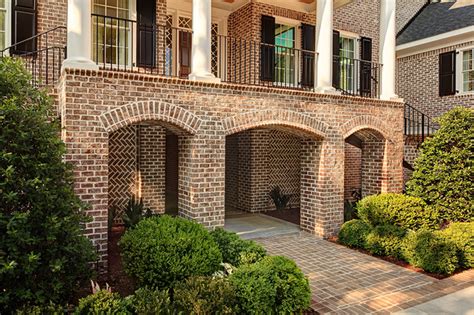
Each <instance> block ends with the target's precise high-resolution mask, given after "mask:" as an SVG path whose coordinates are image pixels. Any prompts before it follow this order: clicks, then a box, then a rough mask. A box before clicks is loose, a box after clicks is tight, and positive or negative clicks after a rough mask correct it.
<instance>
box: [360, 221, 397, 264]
mask: <svg viewBox="0 0 474 315" xmlns="http://www.w3.org/2000/svg"><path fill="white" fill-rule="evenodd" d="M405 234H406V232H405V230H403V229H402V228H400V227H398V226H396V225H389V224H385V225H379V226H376V227H375V228H374V229H373V230H372V231H371V232H370V233H369V234H368V235H367V238H366V241H367V242H366V246H367V247H366V248H367V250H368V251H369V252H370V253H372V254H374V255H379V256H392V257H395V258H398V259H400V258H402V247H401V244H402V241H403V237H404V236H405Z"/></svg>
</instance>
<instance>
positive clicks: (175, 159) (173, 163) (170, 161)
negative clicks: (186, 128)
mask: <svg viewBox="0 0 474 315" xmlns="http://www.w3.org/2000/svg"><path fill="white" fill-rule="evenodd" d="M165 163H166V173H165V194H166V196H165V213H166V214H171V215H177V214H178V178H179V175H178V172H179V166H178V165H179V150H178V136H177V135H175V134H173V133H171V132H169V131H168V132H167V133H166V162H165Z"/></svg>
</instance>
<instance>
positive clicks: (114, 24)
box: [92, 0, 132, 65]
mask: <svg viewBox="0 0 474 315" xmlns="http://www.w3.org/2000/svg"><path fill="white" fill-rule="evenodd" d="M93 13H94V14H97V15H100V16H94V18H93V20H92V32H93V36H92V40H93V45H92V46H93V58H94V60H95V61H97V62H98V63H99V64H101V63H106V64H113V65H128V64H129V63H130V60H129V57H130V52H129V47H130V46H131V43H130V42H129V41H130V30H131V28H132V25H131V24H130V23H131V22H129V21H127V19H128V18H129V15H130V9H129V0H93Z"/></svg>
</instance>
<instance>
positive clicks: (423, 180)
mask: <svg viewBox="0 0 474 315" xmlns="http://www.w3.org/2000/svg"><path fill="white" fill-rule="evenodd" d="M439 124H440V129H439V130H438V131H437V132H436V133H435V134H434V135H433V137H432V138H430V139H428V140H426V141H425V142H424V143H423V145H422V147H421V152H420V156H419V157H418V158H417V159H416V161H415V171H414V172H413V175H412V178H411V180H410V181H409V182H408V184H407V193H408V194H410V195H412V196H416V197H420V198H422V199H423V200H424V201H425V202H426V203H427V204H428V205H432V206H434V207H435V208H436V210H438V212H439V213H440V217H441V218H440V219H444V220H448V221H470V220H473V219H474V202H473V196H474V183H473V179H474V165H473V155H474V110H472V109H468V108H462V107H458V108H455V109H453V110H451V111H449V112H447V113H446V114H444V115H443V116H441V117H440V118H439Z"/></svg>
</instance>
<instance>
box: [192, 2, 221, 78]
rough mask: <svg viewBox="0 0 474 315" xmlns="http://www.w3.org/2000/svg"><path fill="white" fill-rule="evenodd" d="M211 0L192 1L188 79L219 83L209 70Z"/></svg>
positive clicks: (210, 69)
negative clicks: (191, 36)
mask: <svg viewBox="0 0 474 315" xmlns="http://www.w3.org/2000/svg"><path fill="white" fill-rule="evenodd" d="M211 41H212V36H211V0H193V40H192V51H191V74H190V75H189V79H191V80H196V81H206V82H219V81H220V80H219V79H217V78H216V77H215V76H214V74H212V68H211Z"/></svg>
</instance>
